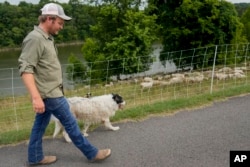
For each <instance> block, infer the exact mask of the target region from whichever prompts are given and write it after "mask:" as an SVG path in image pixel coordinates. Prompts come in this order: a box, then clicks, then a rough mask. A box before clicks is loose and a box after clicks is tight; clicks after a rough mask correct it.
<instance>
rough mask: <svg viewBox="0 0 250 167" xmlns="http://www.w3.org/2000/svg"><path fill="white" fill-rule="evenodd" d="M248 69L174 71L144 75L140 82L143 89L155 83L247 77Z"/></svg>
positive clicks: (164, 83)
mask: <svg viewBox="0 0 250 167" xmlns="http://www.w3.org/2000/svg"><path fill="white" fill-rule="evenodd" d="M246 71H247V68H246V67H235V68H230V67H223V68H221V69H219V70H217V71H215V72H214V73H213V72H212V71H203V72H185V73H173V74H167V75H164V76H160V75H158V76H154V78H151V77H144V78H143V80H142V81H141V82H140V86H141V88H142V90H143V89H150V88H151V87H153V85H162V86H164V85H173V84H178V83H195V82H199V83H201V82H202V81H203V80H208V79H211V78H212V77H213V78H214V79H217V81H219V80H226V79H229V78H231V79H232V78H245V77H246V74H245V72H246Z"/></svg>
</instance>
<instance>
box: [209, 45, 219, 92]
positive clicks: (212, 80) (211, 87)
mask: <svg viewBox="0 0 250 167" xmlns="http://www.w3.org/2000/svg"><path fill="white" fill-rule="evenodd" d="M217 47H218V45H215V51H214V62H213V70H212V78H211V86H210V94H212V93H213V84H214V71H215V62H216V55H217Z"/></svg>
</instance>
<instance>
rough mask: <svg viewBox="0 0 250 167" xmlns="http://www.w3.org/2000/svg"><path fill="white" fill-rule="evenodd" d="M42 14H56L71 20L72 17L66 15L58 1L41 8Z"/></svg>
mask: <svg viewBox="0 0 250 167" xmlns="http://www.w3.org/2000/svg"><path fill="white" fill-rule="evenodd" d="M41 11H42V15H56V16H58V17H60V18H62V19H63V20H71V19H72V18H71V17H69V16H67V15H65V13H64V10H63V8H62V6H61V5H58V4H56V3H48V4H46V5H44V6H43V8H42V9H41Z"/></svg>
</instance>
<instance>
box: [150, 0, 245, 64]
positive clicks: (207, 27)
mask: <svg viewBox="0 0 250 167" xmlns="http://www.w3.org/2000/svg"><path fill="white" fill-rule="evenodd" d="M149 2H150V5H149V9H148V10H149V13H157V14H158V16H159V18H160V19H159V20H158V21H159V22H158V23H160V24H161V26H162V29H161V32H162V34H163V36H162V43H163V46H164V49H163V51H162V54H161V55H160V59H161V60H162V61H163V60H166V59H169V55H167V54H163V53H165V52H169V51H178V50H187V49H192V48H197V47H204V46H209V45H219V44H229V43H231V41H232V40H233V39H234V38H235V37H238V36H239V34H235V32H237V29H239V28H241V23H240V21H239V18H238V17H237V12H236V10H235V8H234V5H233V4H231V3H229V2H227V1H225V0H200V1H197V0H183V1H166V0H164V1H160V2H161V3H159V2H157V1H155V0H150V1H149ZM164 19H165V20H168V21H167V22H168V23H164V22H163V20H164ZM186 53H188V54H190V53H189V52H186ZM198 55H199V54H198ZM182 56H183V57H188V58H186V59H185V61H183V62H182V63H181V64H182V65H184V66H185V64H186V66H189V65H190V64H191V63H192V64H196V65H197V66H194V68H197V67H198V66H199V62H198V61H199V60H200V59H201V57H200V56H202V54H201V55H200V56H196V57H192V56H190V55H182ZM211 56H212V55H211ZM170 58H171V59H172V60H173V61H176V60H178V61H179V60H180V59H179V58H176V57H170ZM208 59H209V58H208ZM163 62H164V61H163ZM175 63H177V62H175Z"/></svg>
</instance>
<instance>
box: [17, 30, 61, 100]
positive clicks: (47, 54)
mask: <svg viewBox="0 0 250 167" xmlns="http://www.w3.org/2000/svg"><path fill="white" fill-rule="evenodd" d="M18 63H19V72H20V75H22V73H32V74H34V78H35V82H36V86H37V89H38V91H39V92H40V95H41V97H42V98H43V99H44V98H54V97H61V96H63V92H62V69H61V64H60V62H59V59H58V52H57V48H56V47H55V45H54V38H53V36H50V35H48V34H46V33H45V32H44V31H43V30H42V29H41V28H39V27H38V26H35V27H34V30H33V31H31V32H30V33H29V34H28V35H27V36H26V37H25V39H24V40H23V44H22V52H21V55H20V57H19V59H18Z"/></svg>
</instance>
